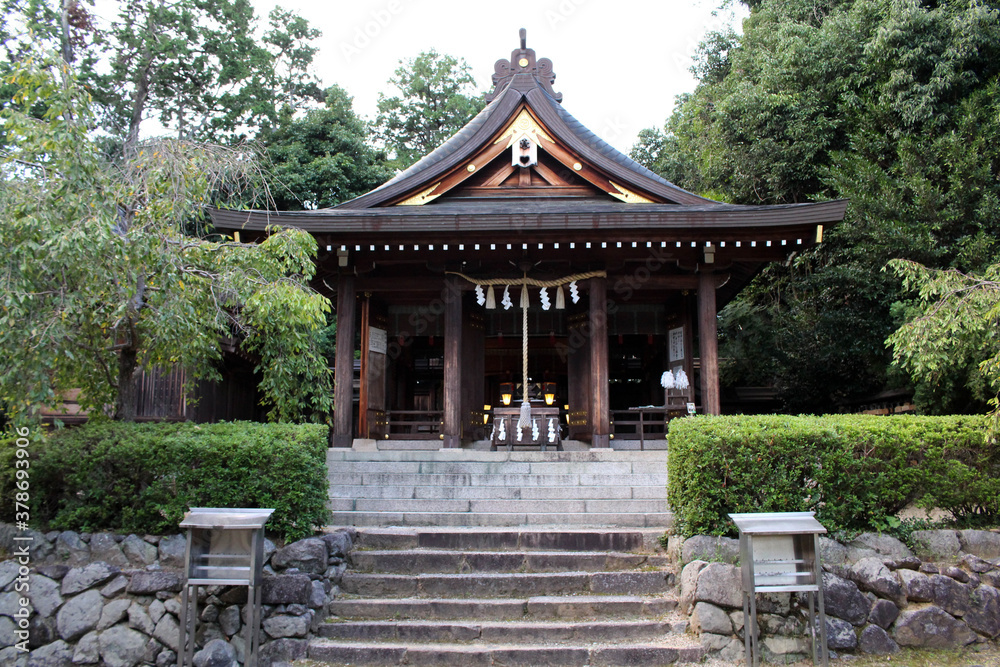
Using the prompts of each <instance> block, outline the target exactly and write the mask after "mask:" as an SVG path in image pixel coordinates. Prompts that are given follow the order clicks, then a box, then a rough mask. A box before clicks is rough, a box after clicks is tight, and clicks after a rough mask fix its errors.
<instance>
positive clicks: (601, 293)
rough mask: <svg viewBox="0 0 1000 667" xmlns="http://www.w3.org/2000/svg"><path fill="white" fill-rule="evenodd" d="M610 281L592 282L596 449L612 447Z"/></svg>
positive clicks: (592, 412) (592, 401)
mask: <svg viewBox="0 0 1000 667" xmlns="http://www.w3.org/2000/svg"><path fill="white" fill-rule="evenodd" d="M608 372H609V368H608V281H607V278H591V279H590V391H591V394H590V405H591V408H590V416H591V424H592V426H593V432H592V433H593V435H592V438H591V441H590V444H591V446H592V447H610V446H611V408H610V404H611V399H610V395H609V391H608Z"/></svg>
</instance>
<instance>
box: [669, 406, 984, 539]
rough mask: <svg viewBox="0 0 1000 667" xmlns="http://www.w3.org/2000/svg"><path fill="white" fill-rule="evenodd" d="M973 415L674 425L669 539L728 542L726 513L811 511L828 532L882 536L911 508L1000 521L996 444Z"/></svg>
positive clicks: (696, 420) (697, 420)
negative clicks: (708, 537) (709, 537)
mask: <svg viewBox="0 0 1000 667" xmlns="http://www.w3.org/2000/svg"><path fill="white" fill-rule="evenodd" d="M984 431H985V422H984V419H983V418H982V417H978V416H972V417H968V416H961V417H957V416H956V417H918V416H911V415H906V416H904V415H900V416H890V417H881V416H870V415H829V416H824V417H807V416H800V417H792V416H761V417H751V416H725V417H693V418H688V419H674V420H672V421H671V422H670V430H669V435H668V438H669V442H670V457H669V461H668V483H667V491H668V497H669V500H670V507H671V509H672V510H673V512H674V518H675V524H674V530H675V532H677V533H679V534H682V535H695V534H711V535H727V534H728V535H734V534H735V531H736V529H735V526H734V525H733V524H732V521H731V520H730V519H729V517H728V516H727V515H728V514H729V513H730V512H805V511H815V512H816V517H817V519H818V520H819V521H820V522H821V523H823V525H824V526H825V527H826V528H827V529H828V530H830V531H865V530H884V529H886V528H888V527H890V526H891V525H893V524H894V523H896V521H897V520H896V519H895V518H894V517H895V515H896V513H898V512H899V511H900V510H901V509H903V508H904V507H906V506H907V505H909V504H910V503H917V504H918V505H920V506H922V507H940V508H942V509H945V510H948V511H950V512H951V513H952V514H953V515H954V516H955V518H956V519H957V520H959V521H961V522H965V523H966V524H974V523H976V522H977V521H979V522H984V521H995V520H996V519H997V518H998V517H1000V446H997V445H995V444H994V445H989V444H988V443H987V442H986V441H985V438H984V436H983V434H984Z"/></svg>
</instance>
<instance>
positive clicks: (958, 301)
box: [886, 260, 1000, 441]
mask: <svg viewBox="0 0 1000 667" xmlns="http://www.w3.org/2000/svg"><path fill="white" fill-rule="evenodd" d="M889 267H890V268H891V269H892V270H893V271H894V272H895V273H896V274H897V275H899V276H900V277H901V278H902V279H903V287H904V288H905V289H912V290H915V291H916V292H917V293H918V298H917V302H916V304H915V305H914V307H913V309H912V312H911V313H910V314H909V318H908V321H907V322H906V323H905V324H904V325H903V326H901V327H900V328H899V329H898V330H897V331H896V332H895V333H893V334H892V335H891V336H889V338H888V340H887V341H886V343H887V344H888V345H890V346H892V350H893V357H894V359H896V361H897V362H898V363H899V364H900V366H902V367H903V368H904V369H905V370H906V371H907V372H908V373H910V375H911V376H913V377H920V378H923V380H924V381H923V383H922V386H925V387H938V386H940V385H941V384H943V383H948V382H954V381H955V380H965V381H966V382H967V383H969V386H968V389H969V390H970V391H971V392H975V393H978V394H979V397H980V398H982V399H985V398H986V397H987V396H990V397H991V398H990V402H991V403H992V405H993V414H992V421H991V429H990V434H989V437H990V438H991V439H992V440H993V441H996V439H997V436H998V435H1000V264H994V265H993V266H991V267H988V268H987V269H986V272H985V273H984V275H983V276H981V277H980V276H974V275H967V274H964V273H962V272H960V271H957V270H954V269H949V270H947V271H942V270H935V269H928V268H926V267H924V266H921V265H919V264H917V263H915V262H907V261H903V260H894V261H892V262H890V263H889Z"/></svg>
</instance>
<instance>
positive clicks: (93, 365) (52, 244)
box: [0, 57, 330, 420]
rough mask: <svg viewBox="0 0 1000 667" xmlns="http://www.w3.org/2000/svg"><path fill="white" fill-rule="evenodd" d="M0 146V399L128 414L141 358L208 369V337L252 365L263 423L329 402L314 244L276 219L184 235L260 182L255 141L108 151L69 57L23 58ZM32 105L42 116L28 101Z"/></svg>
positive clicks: (22, 408) (308, 412)
mask: <svg viewBox="0 0 1000 667" xmlns="http://www.w3.org/2000/svg"><path fill="white" fill-rule="evenodd" d="M13 83H14V84H15V85H16V86H17V92H16V94H15V96H14V98H13V102H14V104H15V105H16V106H14V107H12V108H9V109H7V110H5V111H4V113H3V129H4V131H5V133H6V135H7V138H8V149H7V150H5V151H4V152H3V153H2V154H0V204H2V207H0V216H2V220H0V245H2V247H3V248H4V249H5V252H4V256H3V259H2V262H3V267H2V270H0V294H2V297H0V298H2V303H3V308H2V310H0V346H3V348H4V350H5V352H4V354H3V355H2V356H0V402H2V403H3V404H4V405H5V408H6V412H7V413H8V415H11V416H13V417H14V418H15V419H29V418H31V417H32V416H35V415H37V411H38V409H39V408H40V407H42V406H45V405H52V404H53V403H54V402H55V401H56V400H57V399H58V398H59V396H60V394H61V393H62V392H64V391H66V390H69V389H80V390H81V396H80V400H81V405H82V406H83V407H85V408H89V409H92V410H96V411H101V410H104V409H106V408H107V406H113V408H112V410H113V415H114V417H115V418H117V419H122V420H129V419H132V418H134V416H135V405H136V404H135V394H134V390H135V382H134V380H135V374H136V370H137V369H138V368H140V367H145V368H152V367H157V366H160V367H162V366H167V365H180V366H183V367H185V368H187V369H189V370H190V371H191V376H192V379H194V378H197V377H214V376H215V375H216V371H215V370H214V364H213V362H214V361H216V360H218V359H219V358H220V355H221V352H220V340H221V338H223V337H232V336H235V337H238V338H240V339H242V341H243V344H244V346H245V347H246V348H247V349H249V350H251V351H254V352H256V353H257V354H258V355H259V357H260V359H261V361H260V364H259V370H260V372H261V375H262V381H261V388H262V390H263V394H264V397H265V400H266V401H267V402H269V403H270V405H271V412H270V416H271V417H272V418H274V419H281V420H291V419H305V418H317V417H322V415H323V414H324V413H326V412H328V410H329V407H330V405H329V403H330V399H329V396H330V377H329V370H328V368H327V365H326V363H325V361H324V360H323V358H322V357H321V355H320V354H319V353H318V351H317V337H318V333H319V331H320V328H321V327H322V326H324V325H325V316H326V313H328V312H329V310H330V304H329V302H328V301H327V300H326V299H325V298H324V297H322V296H320V295H318V294H317V293H315V292H314V291H313V290H311V289H310V288H309V287H308V281H309V279H310V278H311V276H312V275H313V272H314V270H315V267H314V264H313V257H314V256H315V252H316V244H315V240H314V239H313V238H312V237H311V236H310V235H309V234H307V233H305V232H301V231H297V230H278V229H275V230H272V233H271V235H270V236H269V237H268V238H267V240H266V241H264V242H263V243H261V244H259V245H253V244H241V243H235V242H233V241H232V240H229V239H218V238H217V239H215V240H210V239H204V238H196V237H192V236H190V235H188V234H185V230H184V227H185V223H186V222H187V221H188V220H189V219H190V217H191V216H192V215H193V214H194V213H196V212H197V211H199V210H200V209H202V208H203V207H204V206H206V205H208V204H210V203H220V200H219V197H220V195H221V194H222V193H235V194H239V192H240V190H241V188H243V187H246V186H248V185H251V184H252V183H253V181H254V180H255V179H256V178H257V177H258V174H257V173H256V167H255V165H256V160H255V155H254V154H253V152H252V151H250V150H247V149H245V148H239V147H236V148H223V147H218V146H211V145H206V144H196V143H193V142H190V141H184V140H177V139H169V140H159V141H141V142H138V143H137V144H136V145H135V146H134V147H132V148H126V152H125V154H124V156H122V157H120V158H117V159H115V160H113V161H109V160H108V159H107V158H106V156H105V154H104V153H103V152H102V151H101V150H100V149H99V146H98V145H97V143H96V142H95V141H94V140H93V138H92V129H93V128H94V122H95V120H94V116H93V113H92V110H91V107H90V96H89V95H88V94H87V93H86V91H84V90H83V89H82V88H80V86H79V85H78V84H77V82H76V80H75V79H74V77H73V75H72V73H71V71H70V69H69V67H68V65H67V64H66V63H65V61H63V60H61V59H59V58H55V59H41V58H40V59H35V58H32V57H27V58H24V59H22V60H21V61H20V63H19V64H18V67H17V68H16V69H15V70H14V74H13ZM38 105H42V106H44V108H45V109H46V111H45V114H44V117H43V118H37V117H34V116H32V115H31V114H30V113H27V110H30V109H32V108H35V107H37V106H38Z"/></svg>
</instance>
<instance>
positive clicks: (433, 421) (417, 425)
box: [385, 410, 444, 440]
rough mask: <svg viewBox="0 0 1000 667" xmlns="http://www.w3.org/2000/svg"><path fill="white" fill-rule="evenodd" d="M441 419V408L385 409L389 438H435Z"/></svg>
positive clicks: (442, 417)
mask: <svg viewBox="0 0 1000 667" xmlns="http://www.w3.org/2000/svg"><path fill="white" fill-rule="evenodd" d="M443 419H444V411H443V410H386V411H385V428H386V429H387V433H388V435H389V439H390V440H392V439H396V440H436V439H438V438H440V437H441V422H442V420H443Z"/></svg>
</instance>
